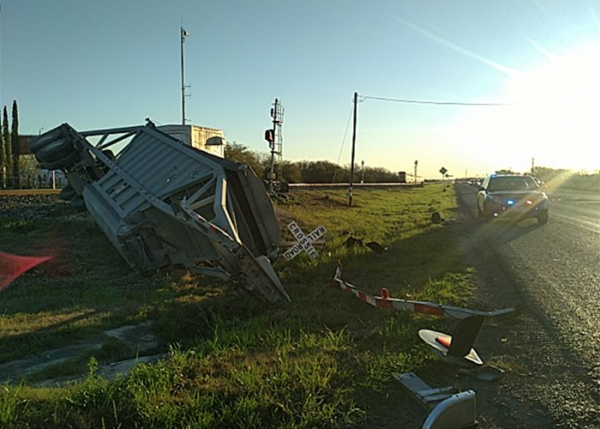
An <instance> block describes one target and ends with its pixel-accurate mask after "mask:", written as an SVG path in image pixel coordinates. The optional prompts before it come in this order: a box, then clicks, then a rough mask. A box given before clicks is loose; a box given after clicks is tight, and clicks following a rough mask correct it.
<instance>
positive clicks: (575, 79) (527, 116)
mask: <svg viewBox="0 0 600 429" xmlns="http://www.w3.org/2000/svg"><path fill="white" fill-rule="evenodd" d="M504 100H505V101H506V102H507V103H517V104H516V105H510V106H504V107H498V108H494V109H492V110H489V109H488V110H485V111H481V110H479V111H478V112H477V113H475V114H474V115H473V116H472V117H470V118H469V119H468V120H467V121H465V122H463V123H461V126H460V134H461V137H460V138H461V139H462V140H463V141H466V142H469V143H471V144H477V147H478V149H480V150H481V149H483V150H484V153H483V154H482V158H485V157H488V158H493V159H494V158H495V160H497V161H501V162H502V161H503V162H506V163H505V164H503V165H504V167H503V168H508V167H510V166H514V167H515V169H520V170H526V169H527V168H528V167H529V166H530V163H531V160H532V158H535V163H536V165H539V166H545V167H551V168H565V169H572V170H588V171H594V170H598V169H600V113H599V111H600V109H599V105H600V43H598V44H593V45H586V46H581V47H579V48H578V49H575V50H572V51H571V52H570V53H568V54H566V55H564V56H560V57H558V56H549V57H548V61H547V62H546V63H545V64H544V65H543V66H541V67H539V68H536V69H534V70H531V71H528V72H522V73H519V74H518V75H516V76H514V77H513V79H512V80H511V81H510V82H509V84H508V85H507V86H506V91H505V96H504ZM457 131H458V130H457ZM457 137H458V136H457ZM475 142H476V143H475Z"/></svg>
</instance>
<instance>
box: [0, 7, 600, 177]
mask: <svg viewBox="0 0 600 429" xmlns="http://www.w3.org/2000/svg"><path fill="white" fill-rule="evenodd" d="M599 16H600V3H596V2H592V1H587V0H576V1H572V2H568V3H566V2H565V3H564V4H562V3H557V2H550V1H543V0H542V1H525V2H523V1H518V0H511V1H506V2H486V3H485V4H484V3H480V2H478V3H468V4H467V3H462V2H461V3H458V2H445V1H442V0H434V1H431V2H427V3H424V2H410V1H388V0H385V1H378V2H375V3H366V2H360V1H358V0H345V1H342V0H331V1H317V0H307V1H304V2H295V3H287V2H286V3H282V2H277V1H275V0H262V1H258V2H256V1H255V2H252V1H249V0H245V1H233V0H224V1H208V2H205V4H200V3H198V2H192V1H183V0H175V1H173V2H170V3H168V4H167V3H165V2H161V1H158V0H146V1H141V0H131V1H128V2H119V1H117V0H106V1H103V2H92V1H81V0H55V1H53V2H44V3H41V2H39V1H35V0H18V1H17V0H5V1H3V2H1V9H0V104H1V105H2V106H7V107H8V108H9V109H10V108H11V105H12V101H13V100H17V103H18V106H19V121H20V127H19V129H20V132H21V133H23V134H37V133H38V132H39V131H40V130H49V129H51V128H54V127H56V126H58V125H60V124H61V123H64V122H68V123H70V124H71V125H72V126H74V127H75V128H76V129H79V130H82V131H83V130H89V129H102V128H113V127H120V126H126V125H137V124H143V123H144V119H145V118H146V117H150V118H151V119H152V120H153V121H155V122H156V123H159V124H177V123H181V68H180V67H181V58H180V27H182V26H183V27H184V28H185V29H186V31H188V32H189V33H190V37H188V38H186V39H185V46H184V49H185V76H186V84H187V85H189V86H190V90H189V93H190V94H191V97H189V98H187V99H186V107H187V115H186V116H187V118H188V120H189V122H188V123H191V124H195V125H201V126H208V127H214V128H220V129H222V130H223V132H224V135H225V138H226V139H227V140H228V141H231V142H237V143H240V144H243V145H245V146H247V147H249V148H250V149H252V150H254V151H258V152H264V153H267V152H268V150H269V149H268V145H267V143H266V142H265V141H264V139H263V136H264V130H265V129H266V128H269V127H270V125H271V122H270V121H271V118H270V114H269V112H270V109H271V107H272V104H273V102H274V100H275V98H277V99H279V100H280V101H281V102H282V104H283V106H284V108H285V116H284V124H283V139H284V145H283V157H284V159H285V160H288V161H299V160H313V161H316V160H327V161H331V162H334V163H338V164H342V165H348V164H349V163H350V149H351V139H352V124H351V115H352V98H353V94H354V93H355V92H357V93H358V94H359V97H360V103H359V105H358V124H357V140H356V157H355V160H356V163H357V164H359V165H360V163H361V161H364V162H365V165H366V166H371V167H384V168H387V169H389V170H391V171H407V172H412V171H413V168H414V161H415V160H418V161H419V167H418V174H419V176H424V177H436V175H439V173H438V171H439V169H440V168H441V167H442V166H444V167H445V168H446V169H448V171H449V174H451V175H453V176H455V177H463V176H465V175H468V176H481V175H485V174H487V173H489V172H492V171H495V170H498V169H512V170H514V171H521V172H522V171H527V170H529V168H530V167H531V162H532V158H534V159H535V165H538V166H544V167H549V168H557V169H559V168H560V169H573V170H597V169H600V144H599V143H600V129H599V128H598V127H597V126H596V122H597V119H596V118H595V117H594V116H595V110H596V109H595V103H596V100H598V99H600V80H599V79H598V76H600V26H599V25H598V24H599V23H600V19H599ZM382 99H386V100H382ZM399 100H402V101H399ZM414 101H424V102H427V103H413V102H414ZM429 102H433V103H429ZM447 103H451V104H447ZM452 103H454V104H452ZM480 104H495V105H493V106H489V105H485V106H483V105H480Z"/></svg>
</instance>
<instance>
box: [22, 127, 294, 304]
mask: <svg viewBox="0 0 600 429" xmlns="http://www.w3.org/2000/svg"><path fill="white" fill-rule="evenodd" d="M92 142H93V143H92ZM30 148H31V152H32V153H34V154H35V156H36V158H37V160H38V161H39V162H40V164H41V165H42V166H43V167H44V168H47V169H49V170H56V169H61V170H63V171H64V172H65V174H66V176H67V178H68V180H69V187H68V188H66V190H63V196H65V194H67V193H71V195H69V197H72V198H73V199H72V203H75V204H76V203H77V202H80V203H81V204H83V203H85V207H86V208H87V210H88V211H89V212H90V213H91V214H92V216H93V217H94V219H95V221H96V223H97V224H98V225H99V226H100V228H101V229H102V230H103V231H104V233H105V234H106V236H107V237H108V239H109V240H110V241H111V242H112V244H113V245H114V246H115V248H116V249H117V250H118V251H119V253H120V254H121V256H122V257H123V258H124V259H125V260H126V261H127V263H128V264H129V265H130V266H131V267H132V268H133V269H134V270H136V271H139V272H151V271H153V270H156V269H160V268H166V267H169V266H177V265H180V266H184V267H187V268H188V269H190V270H193V271H195V272H198V273H202V274H208V275H212V276H217V277H221V278H226V279H231V280H233V281H235V282H237V283H239V284H240V285H241V286H243V287H245V288H246V289H248V290H249V291H251V292H253V293H255V294H257V295H258V296H259V297H261V298H263V299H266V300H267V301H269V302H272V303H274V302H278V301H289V300H290V297H289V295H288V294H287V293H286V291H285V289H284V288H283V286H282V285H281V282H280V281H279V278H278V277H277V275H276V273H275V271H274V270H273V268H272V266H271V261H272V260H274V259H275V258H276V257H277V256H278V253H279V247H278V245H279V234H280V231H279V226H278V224H277V219H276V218H275V214H274V210H273V205H272V202H271V200H270V198H269V196H268V194H267V192H266V189H265V187H264V185H263V183H262V182H261V181H260V180H259V179H258V178H257V177H256V175H255V174H254V173H253V172H252V170H251V169H249V168H248V167H246V166H245V165H243V164H239V163H234V162H231V161H228V160H225V159H222V158H219V157H217V156H214V155H211V154H209V153H206V152H203V151H200V150H198V149H195V148H193V147H190V146H187V145H185V144H184V143H182V142H181V141H179V140H177V139H175V138H173V137H171V136H169V135H168V134H165V133H163V132H161V131H160V130H158V129H156V128H155V127H154V125H153V124H152V123H151V122H149V123H148V125H146V126H136V127H126V128H114V129H106V130H97V131H85V132H78V131H76V130H75V129H73V128H72V127H71V126H69V125H68V124H63V125H61V126H59V127H57V128H55V129H53V130H51V131H48V132H46V133H44V134H42V135H41V136H39V137H38V138H36V139H35V140H33V141H32V142H31V144H30Z"/></svg>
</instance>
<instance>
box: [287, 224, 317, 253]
mask: <svg viewBox="0 0 600 429" xmlns="http://www.w3.org/2000/svg"><path fill="white" fill-rule="evenodd" d="M288 229H289V230H290V231H291V233H292V235H293V236H294V238H295V239H296V240H298V242H297V243H296V244H295V245H294V246H293V247H292V248H291V249H288V250H286V251H285V252H284V253H283V257H284V258H285V259H292V258H294V257H296V256H298V255H299V254H300V253H301V252H302V251H306V253H308V256H309V258H311V259H314V258H316V257H317V256H319V252H317V249H315V248H314V247H313V245H312V243H313V242H314V241H315V240H317V239H319V238H320V237H322V236H323V235H324V234H325V233H326V232H327V230H326V229H325V227H324V226H323V225H321V226H319V227H317V228H316V229H315V230H314V231H313V232H311V233H310V234H308V235H306V234H305V233H304V232H302V230H301V229H300V227H299V226H298V224H297V223H296V222H292V223H290V224H289V225H288Z"/></svg>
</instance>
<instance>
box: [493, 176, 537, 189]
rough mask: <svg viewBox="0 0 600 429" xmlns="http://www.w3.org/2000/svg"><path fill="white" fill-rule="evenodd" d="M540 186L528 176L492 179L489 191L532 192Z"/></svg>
mask: <svg viewBox="0 0 600 429" xmlns="http://www.w3.org/2000/svg"><path fill="white" fill-rule="evenodd" d="M537 187H538V185H537V183H535V181H534V180H533V179H532V178H531V177H528V176H522V177H519V176H515V177H501V176H498V177H492V178H490V183H489V184H488V188H487V190H488V191H530V190H535V189H537Z"/></svg>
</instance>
